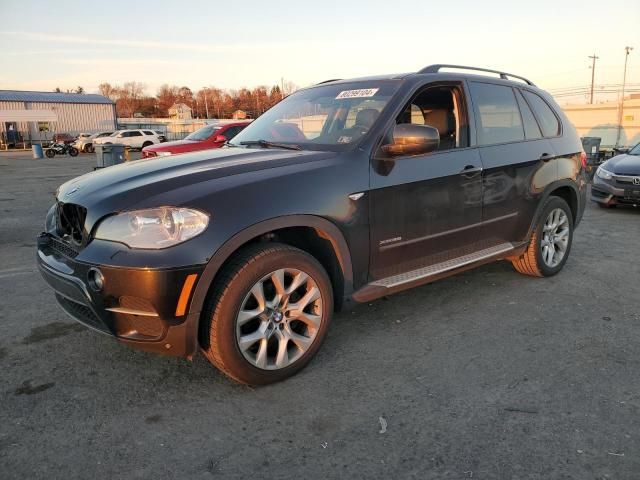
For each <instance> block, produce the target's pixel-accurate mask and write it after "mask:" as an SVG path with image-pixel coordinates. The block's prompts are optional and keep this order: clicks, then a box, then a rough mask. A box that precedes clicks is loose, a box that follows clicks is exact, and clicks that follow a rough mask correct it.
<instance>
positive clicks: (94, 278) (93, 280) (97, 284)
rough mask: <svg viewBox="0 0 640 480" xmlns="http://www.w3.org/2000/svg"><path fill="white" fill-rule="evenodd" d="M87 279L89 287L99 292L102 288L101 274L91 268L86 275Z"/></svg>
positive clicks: (102, 277) (102, 279) (102, 278)
mask: <svg viewBox="0 0 640 480" xmlns="http://www.w3.org/2000/svg"><path fill="white" fill-rule="evenodd" d="M87 279H88V280H89V286H90V287H91V289H92V290H94V291H96V292H99V291H101V290H102V287H104V276H103V275H102V272H100V270H98V269H97V268H91V269H90V270H89V273H88V274H87Z"/></svg>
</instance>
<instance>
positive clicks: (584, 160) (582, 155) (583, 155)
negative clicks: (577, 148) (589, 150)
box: [580, 151, 587, 169]
mask: <svg viewBox="0 0 640 480" xmlns="http://www.w3.org/2000/svg"><path fill="white" fill-rule="evenodd" d="M580 162H582V168H584V169H586V168H587V154H586V153H585V152H584V151H582V152H580Z"/></svg>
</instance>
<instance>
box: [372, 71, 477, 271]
mask: <svg viewBox="0 0 640 480" xmlns="http://www.w3.org/2000/svg"><path fill="white" fill-rule="evenodd" d="M467 112H468V109H467V100H466V95H465V92H464V86H463V84H462V83H460V82H455V83H441V84H437V85H428V86H426V87H423V88H422V89H420V90H419V91H418V92H417V93H416V95H415V96H414V98H413V99H412V100H411V101H410V102H409V104H408V105H407V106H405V107H404V108H403V110H402V112H401V113H400V115H399V116H398V118H397V120H396V124H397V123H417V124H422V125H430V126H433V127H435V128H437V129H438V131H439V133H440V138H441V139H440V148H439V150H438V151H435V152H432V153H429V154H425V155H415V156H410V157H402V158H395V159H393V160H386V161H381V160H379V159H377V158H374V159H373V162H372V171H371V186H372V190H371V194H370V202H371V212H372V219H371V238H372V243H371V268H370V272H371V277H372V280H378V279H381V278H385V277H389V276H392V275H397V274H399V273H404V272H407V271H410V270H416V269H418V268H423V267H426V266H430V265H433V264H436V263H442V262H445V261H448V260H451V259H453V258H457V257H460V256H463V255H465V254H469V253H471V252H474V251H475V250H476V249H477V244H476V240H477V238H478V234H479V231H480V229H481V221H482V180H481V179H482V177H481V171H482V163H481V160H480V155H479V153H478V150H477V149H476V148H471V147H469V143H468V140H469V139H468V131H469V130H468V128H469V123H468V113H467ZM394 126H395V124H394V125H391V128H393V127H394Z"/></svg>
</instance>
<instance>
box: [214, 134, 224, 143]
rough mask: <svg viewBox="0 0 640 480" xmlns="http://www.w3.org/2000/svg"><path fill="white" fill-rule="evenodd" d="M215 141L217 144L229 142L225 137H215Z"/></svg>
mask: <svg viewBox="0 0 640 480" xmlns="http://www.w3.org/2000/svg"><path fill="white" fill-rule="evenodd" d="M213 141H214V142H215V143H223V142H226V141H227V137H225V136H224V135H216V136H215V137H213Z"/></svg>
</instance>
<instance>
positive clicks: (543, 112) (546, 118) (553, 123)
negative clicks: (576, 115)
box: [523, 90, 560, 137]
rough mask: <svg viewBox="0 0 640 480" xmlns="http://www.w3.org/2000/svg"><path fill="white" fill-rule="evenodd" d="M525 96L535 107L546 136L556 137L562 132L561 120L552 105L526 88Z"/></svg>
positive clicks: (532, 106)
mask: <svg viewBox="0 0 640 480" xmlns="http://www.w3.org/2000/svg"><path fill="white" fill-rule="evenodd" d="M523 93H524V96H525V98H526V99H527V101H528V102H529V105H531V108H533V111H534V113H535V114H536V117H537V118H538V121H539V122H540V128H542V133H543V134H544V136H545V137H555V136H557V135H559V134H560V122H558V117H556V114H555V113H553V110H551V107H550V106H549V105H548V104H547V102H545V101H544V100H543V99H542V97H540V95H538V94H535V93H533V92H530V91H528V90H525V91H524V92H523Z"/></svg>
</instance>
